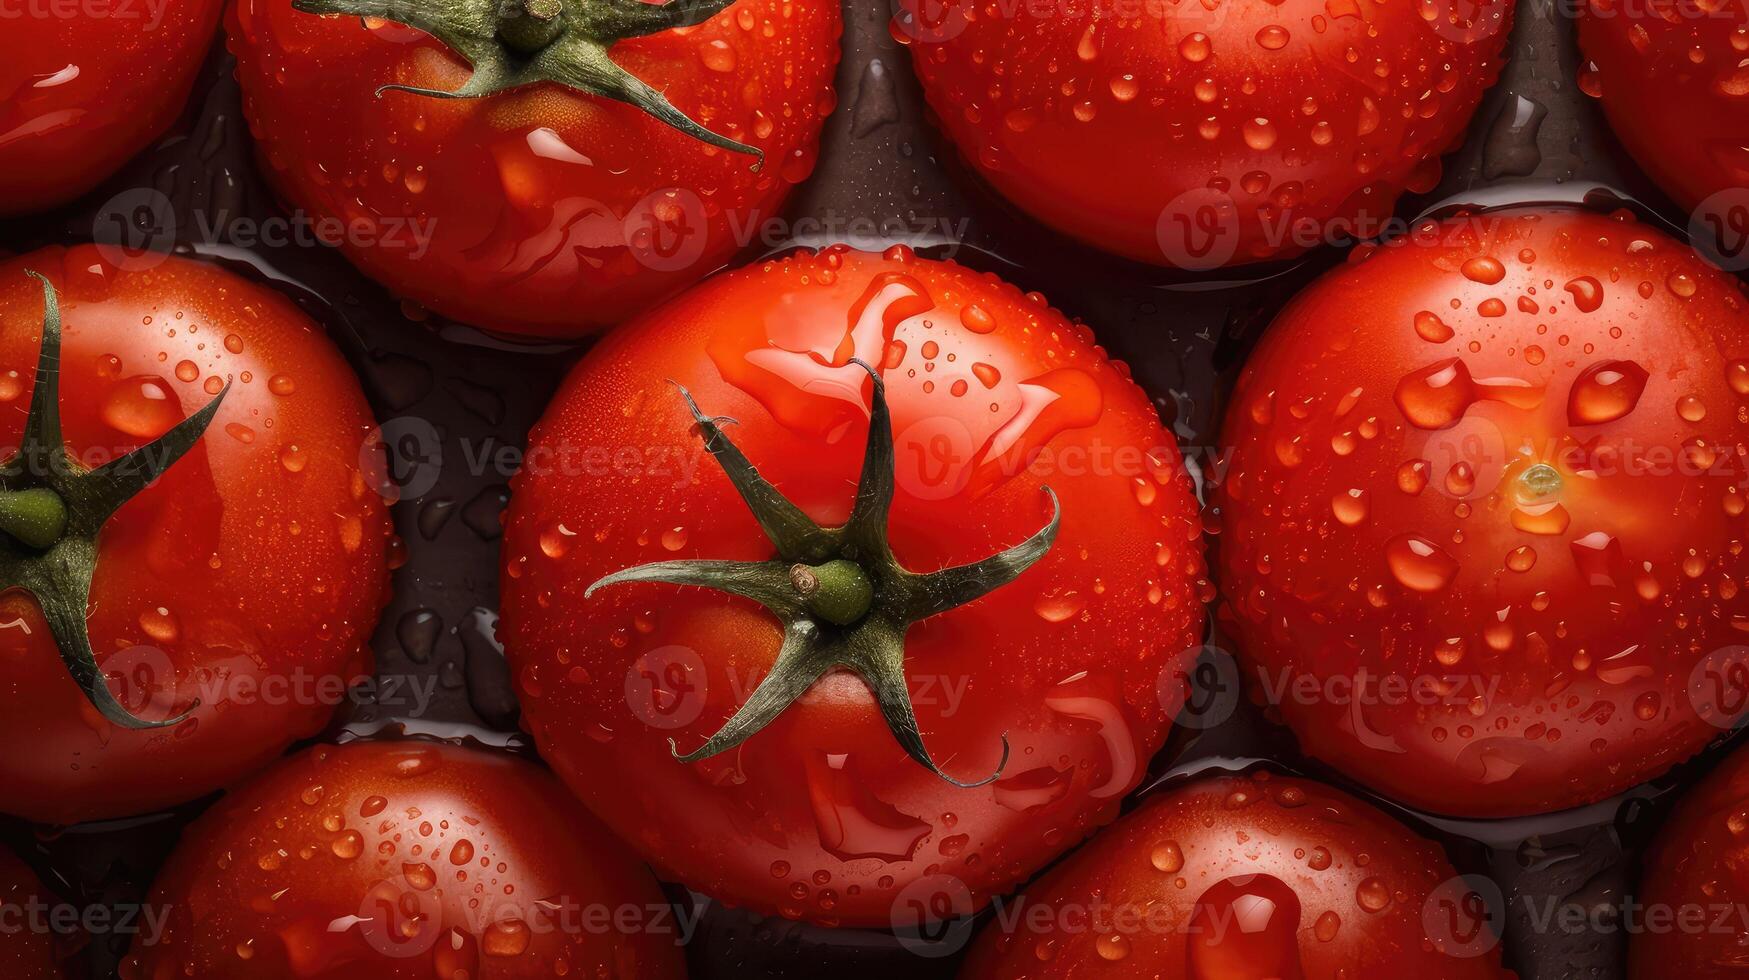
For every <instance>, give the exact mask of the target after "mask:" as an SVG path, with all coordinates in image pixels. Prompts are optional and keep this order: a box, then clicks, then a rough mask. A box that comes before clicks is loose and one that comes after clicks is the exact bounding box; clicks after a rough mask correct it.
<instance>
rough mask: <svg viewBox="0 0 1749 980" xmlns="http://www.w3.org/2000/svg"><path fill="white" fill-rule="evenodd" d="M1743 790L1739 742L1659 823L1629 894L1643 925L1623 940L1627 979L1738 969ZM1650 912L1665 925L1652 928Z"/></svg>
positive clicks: (1746, 890)
mask: <svg viewBox="0 0 1749 980" xmlns="http://www.w3.org/2000/svg"><path fill="white" fill-rule="evenodd" d="M1745 796H1749V753H1746V752H1744V751H1742V750H1741V749H1739V750H1737V751H1736V752H1733V753H1732V754H1731V755H1730V756H1728V757H1726V758H1725V760H1724V761H1723V762H1722V763H1721V764H1720V765H1719V766H1718V767H1717V768H1715V769H1714V770H1713V771H1712V772H1710V773H1708V774H1707V776H1706V778H1705V779H1704V780H1702V781H1701V782H1700V783H1698V784H1697V785H1695V786H1693V787H1692V788H1690V789H1689V790H1687V793H1686V795H1684V796H1683V797H1682V798H1681V799H1680V800H1678V801H1677V804H1676V808H1675V809H1674V810H1673V811H1671V813H1670V815H1669V816H1668V817H1666V818H1665V820H1664V823H1663V825H1662V826H1660V827H1659V828H1658V834H1657V836H1656V837H1655V838H1654V839H1653V841H1652V845H1651V848H1650V849H1649V850H1648V851H1647V852H1646V854H1645V856H1644V858H1643V859H1642V860H1641V862H1640V866H1641V868H1642V869H1643V871H1642V877H1641V879H1640V887H1639V889H1638V890H1637V891H1636V892H1635V895H1634V898H1635V900H1636V901H1637V902H1638V903H1639V906H1640V907H1641V909H1642V910H1643V911H1644V913H1645V917H1644V918H1642V920H1641V922H1642V923H1643V924H1644V925H1645V927H1644V928H1640V929H1638V930H1636V931H1634V932H1633V934H1632V936H1631V938H1630V939H1629V941H1628V976H1629V977H1632V978H1633V980H1658V978H1661V977H1694V978H1695V980H1728V978H1731V977H1735V976H1737V975H1739V974H1741V973H1742V966H1741V965H1740V964H1741V962H1742V955H1743V953H1742V950H1743V944H1742V935H1743V933H1742V928H1743V926H1742V921H1741V919H1740V918H1739V916H1740V915H1741V914H1742V910H1743V908H1744V906H1745V903H1749V878H1746V877H1745V872H1744V868H1743V865H1742V862H1741V860H1740V859H1739V858H1738V856H1737V855H1738V854H1740V852H1741V848H1742V845H1741V843H1740V842H1741V840H1742V827H1743V820H1744V814H1743V799H1744V797H1745ZM1655 910H1656V911H1655ZM1684 910H1687V911H1684ZM1653 914H1657V915H1659V916H1663V917H1665V919H1664V921H1665V927H1664V928H1663V929H1653V928H1651V916H1652V915H1653ZM1696 914H1698V915H1699V916H1700V918H1699V919H1698V920H1695V919H1693V918H1692V917H1693V916H1695V915H1696ZM1685 922H1686V923H1687V925H1684V924H1683V923H1685ZM1721 926H1722V927H1723V928H1721Z"/></svg>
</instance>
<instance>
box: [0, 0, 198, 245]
mask: <svg viewBox="0 0 1749 980" xmlns="http://www.w3.org/2000/svg"><path fill="white" fill-rule="evenodd" d="M221 6H222V5H221V3H220V0H179V2H176V3H164V4H144V3H139V4H119V3H118V4H113V5H108V6H105V7H90V8H87V9H84V11H83V12H82V13H79V14H77V15H75V16H67V14H66V10H65V9H64V8H60V9H59V11H58V12H57V8H56V7H55V6H54V5H49V4H40V5H39V4H31V5H23V4H21V5H20V6H19V8H17V9H16V10H14V12H13V15H12V16H8V17H7V18H6V29H5V30H4V31H0V215H8V214H24V213H27V212H33V211H46V210H48V209H50V208H53V207H57V206H59V205H61V204H65V203H67V202H68V201H71V200H73V199H74V198H76V197H78V196H79V195H81V194H84V193H85V192H86V191H89V190H91V189H92V188H94V187H96V186H97V185H98V184H99V183H101V182H102V181H103V180H104V179H105V178H107V177H108V176H109V175H110V174H112V173H114V172H115V171H116V170H117V169H118V168H120V167H121V165H122V164H124V163H126V162H127V160H128V158H129V157H132V156H133V155H134V154H136V153H138V152H140V151H141V150H143V149H145V147H146V145H147V144H148V143H150V142H151V141H152V140H154V139H156V138H157V137H158V136H159V135H160V134H162V133H163V132H164V130H165V129H167V128H169V126H170V124H171V123H173V122H175V121H176V117H177V116H178V115H179V114H181V112H182V107H183V103H184V102H185V101H187V99H188V92H189V89H190V87H192V86H193V85H194V77H195V74H196V73H197V72H198V71H199V69H200V66H201V62H202V61H203V60H204V59H205V58H206V54H207V51H208V49H209V48H210V47H211V45H212V40H213V32H214V31H215V30H216V29H217V27H218V22H219V10H220V7H221Z"/></svg>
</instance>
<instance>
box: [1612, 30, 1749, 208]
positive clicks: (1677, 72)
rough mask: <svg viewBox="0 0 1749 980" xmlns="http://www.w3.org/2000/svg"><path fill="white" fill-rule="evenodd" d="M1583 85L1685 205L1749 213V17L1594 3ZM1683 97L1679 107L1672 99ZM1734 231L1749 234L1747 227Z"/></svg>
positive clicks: (1645, 165)
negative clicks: (1746, 63)
mask: <svg viewBox="0 0 1749 980" xmlns="http://www.w3.org/2000/svg"><path fill="white" fill-rule="evenodd" d="M1579 44H1580V46H1581V48H1582V50H1583V51H1584V52H1585V57H1586V58H1587V59H1588V60H1589V64H1588V65H1587V66H1586V70H1585V72H1584V73H1583V74H1582V76H1581V78H1580V81H1581V84H1582V86H1583V87H1584V88H1585V90H1586V91H1587V92H1590V93H1591V94H1592V95H1595V96H1597V97H1598V98H1599V100H1600V101H1601V102H1602V103H1603V112H1604V114H1605V115H1606V116H1608V117H1609V125H1610V128H1611V129H1613V130H1614V131H1615V134H1616V136H1617V137H1618V138H1619V139H1620V140H1621V141H1622V144H1623V145H1624V146H1626V147H1627V150H1628V152H1629V153H1631V154H1633V157H1634V160H1635V161H1637V162H1638V163H1639V165H1640V167H1641V168H1642V169H1644V170H1645V171H1646V173H1647V174H1648V175H1650V176H1651V178H1652V180H1653V181H1655V182H1656V183H1657V184H1658V186H1659V187H1661V188H1663V190H1664V191H1665V193H1667V194H1669V195H1670V196H1671V197H1672V198H1674V199H1675V200H1676V203H1677V204H1680V205H1681V206H1682V207H1684V208H1687V209H1693V208H1695V207H1696V206H1698V205H1699V204H1700V203H1701V202H1702V201H1703V200H1705V199H1706V198H1707V197H1709V196H1710V195H1712V194H1715V193H1718V192H1720V191H1729V190H1736V191H1738V196H1737V197H1736V198H1735V199H1734V200H1733V201H1731V202H1729V203H1723V204H1721V206H1720V207H1718V208H1717V209H1716V211H1717V212H1718V213H1720V214H1727V213H1729V212H1730V208H1731V205H1735V207H1736V208H1737V209H1738V211H1739V213H1740V211H1741V209H1742V208H1743V206H1744V204H1745V203H1749V191H1743V190H1742V188H1743V187H1744V186H1745V184H1749V137H1745V136H1744V133H1746V132H1749V100H1746V99H1745V98H1744V96H1746V95H1749V74H1746V73H1745V70H1744V67H1743V59H1744V58H1745V57H1746V53H1749V12H1746V11H1745V9H1744V7H1743V6H1742V5H1741V4H1730V3H1713V2H1710V0H1701V2H1696V0H1643V2H1632V3H1627V2H1622V0H1586V3H1585V4H1584V5H1583V6H1582V7H1581V8H1580V16H1579ZM1678 92H1679V93H1681V95H1680V96H1679V97H1675V98H1672V97H1671V95H1672V93H1678ZM1733 231H1734V232H1735V233H1736V234H1738V235H1741V234H1744V233H1746V232H1749V229H1745V228H1743V227H1742V222H1741V220H1740V219H1739V220H1738V221H1737V222H1736V226H1735V227H1734V228H1733Z"/></svg>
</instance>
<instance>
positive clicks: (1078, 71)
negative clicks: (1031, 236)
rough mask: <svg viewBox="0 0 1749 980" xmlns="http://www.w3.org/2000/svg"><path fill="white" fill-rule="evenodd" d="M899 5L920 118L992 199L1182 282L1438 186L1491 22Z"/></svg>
mask: <svg viewBox="0 0 1749 980" xmlns="http://www.w3.org/2000/svg"><path fill="white" fill-rule="evenodd" d="M902 4H903V11H902V12H901V14H900V16H899V18H898V19H897V20H896V21H895V22H894V28H895V31H896V32H897V36H898V37H899V38H900V39H901V40H902V41H906V42H908V43H909V44H910V47H911V54H912V62H913V64H914V65H915V66H916V69H917V73H918V74H919V76H921V78H922V80H923V87H924V91H925V94H926V95H927V96H928V98H929V103H930V105H931V106H932V107H933V108H934V110H935V114H936V115H937V116H938V117H939V119H940V122H941V126H942V127H943V128H944V129H945V130H946V132H947V133H948V135H949V136H950V137H951V138H952V140H953V142H954V143H955V144H956V145H957V146H958V147H959V148H960V151H961V152H962V153H963V155H964V156H965V157H967V158H968V159H969V161H970V162H971V163H972V165H973V166H975V167H976V168H977V170H978V172H979V173H981V174H982V175H983V176H984V177H985V178H987V179H988V180H989V181H990V183H991V184H992V185H994V186H995V188H996V190H998V191H1000V192H1001V193H1002V194H1003V195H1004V196H1006V197H1007V198H1008V199H1009V200H1011V201H1013V202H1014V203H1015V204H1017V205H1019V206H1020V208H1021V209H1022V210H1025V211H1027V212H1028V213H1030V214H1031V215H1032V216H1034V217H1036V218H1038V219H1039V220H1040V221H1043V222H1044V223H1045V224H1048V225H1050V226H1052V227H1053V228H1056V229H1058V230H1059V231H1062V232H1064V233H1066V234H1069V235H1071V236H1073V237H1075V238H1078V239H1080V240H1082V241H1084V242H1087V243H1089V244H1091V245H1093V246H1095V247H1097V248H1102V249H1105V250H1107V251H1111V252H1115V253H1117V254H1119V255H1124V256H1128V257H1130V258H1132V259H1137V260H1139V261H1142V262H1148V263H1152V264H1155V265H1168V266H1177V267H1181V268H1187V269H1199V270H1200V269H1210V268H1214V267H1216V266H1221V265H1228V264H1241V263H1246V262H1255V261H1258V260H1264V259H1271V258H1286V257H1289V256H1292V255H1295V254H1298V253H1300V252H1303V251H1305V250H1306V249H1307V248H1310V247H1313V246H1315V245H1319V244H1323V243H1325V242H1327V241H1332V240H1336V241H1345V240H1352V238H1354V237H1362V238H1364V237H1370V236H1371V235H1373V234H1376V233H1377V231H1378V226H1379V224H1380V223H1381V222H1383V221H1384V220H1386V219H1388V218H1389V217H1390V216H1391V213H1392V207H1393V206H1394V204H1395V203H1396V200H1397V197H1398V195H1400V194H1401V193H1402V192H1403V191H1404V190H1405V189H1409V190H1416V191H1425V190H1428V189H1430V188H1432V187H1433V186H1434V185H1435V184H1436V183H1437V182H1438V179H1439V173H1440V164H1439V154H1441V153H1443V152H1444V151H1445V150H1447V149H1448V148H1450V147H1451V146H1452V145H1454V144H1455V143H1456V142H1457V141H1459V140H1460V139H1461V138H1462V136H1463V133H1464V128H1465V125H1466V124H1467V122H1468V121H1469V118H1470V115H1471V113H1472V112H1474V111H1475V108H1476V104H1477V102H1478V101H1479V100H1480V98H1481V95H1482V92H1483V91H1484V90H1485V89H1486V88H1487V87H1488V86H1489V85H1490V84H1492V82H1493V80H1494V78H1495V76H1496V75H1497V74H1498V72H1499V68H1500V64H1501V59H1502V55H1501V51H1502V48H1503V47H1504V44H1505V39H1506V35H1507V33H1508V28H1509V26H1510V22H1511V13H1512V4H1511V3H1510V2H1509V0H1492V2H1489V3H1482V4H1475V5H1469V4H1445V3H1429V4H1422V5H1416V4H1412V3H1395V2H1377V0H1340V2H1333V3H1327V2H1325V0H1280V2H1272V3H1266V4H1254V3H1239V2H1233V0H1204V2H1202V3H1170V4H1138V5H1131V6H1130V7H1128V8H1125V7H1123V5H1117V6H1109V5H1107V4H1104V3H1087V4H1071V5H1060V4H1043V5H1037V4H1019V5H1010V6H1004V5H1001V4H998V5H995V6H991V5H988V4H985V3H983V2H981V0H945V2H940V3H937V2H934V0H930V2H921V0H902ZM1458 11H1462V12H1465V13H1466V14H1467V16H1466V17H1464V18H1459V17H1458Z"/></svg>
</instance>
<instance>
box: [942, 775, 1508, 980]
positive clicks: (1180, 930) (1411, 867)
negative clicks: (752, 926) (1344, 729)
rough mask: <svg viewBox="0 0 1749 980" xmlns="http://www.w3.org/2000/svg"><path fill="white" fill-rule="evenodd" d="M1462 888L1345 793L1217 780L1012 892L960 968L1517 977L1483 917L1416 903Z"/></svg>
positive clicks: (1297, 783) (970, 978)
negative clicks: (1007, 909) (1443, 914)
mask: <svg viewBox="0 0 1749 980" xmlns="http://www.w3.org/2000/svg"><path fill="white" fill-rule="evenodd" d="M1466 896H1470V897H1472V898H1473V896H1474V893H1473V892H1470V891H1469V890H1468V889H1467V887H1466V886H1465V885H1464V884H1463V879H1461V878H1459V877H1458V876H1457V873H1456V872H1455V871H1454V870H1453V869H1452V866H1451V862H1450V861H1449V860H1447V858H1446V856H1445V854H1444V853H1443V852H1442V851H1441V850H1440V849H1439V847H1438V846H1437V845H1436V844H1434V843H1432V842H1431V841H1428V840H1426V839H1424V838H1422V837H1420V836H1417V835H1416V834H1414V833H1412V832H1411V831H1410V830H1409V829H1408V828H1406V827H1404V826H1403V825H1402V824H1399V823H1397V822H1396V821H1395V820H1392V819H1391V818H1390V817H1387V816H1385V815H1384V814H1383V813H1380V812H1379V811H1378V810H1376V809H1374V808H1373V807H1371V806H1368V805H1367V804H1365V803H1362V802H1361V801H1359V800H1356V799H1354V798H1353V797H1351V796H1348V795H1347V794H1345V793H1342V792H1339V791H1337V790H1335V789H1332V788H1330V787H1328V786H1324V785H1321V784H1319V783H1314V782H1310V781H1308V780H1304V779H1292V778H1280V777H1271V776H1270V774H1268V773H1266V772H1260V773H1257V774H1255V775H1252V776H1221V777H1217V778H1210V779H1203V780H1199V781H1197V782H1194V783H1191V784H1189V785H1186V786H1182V787H1179V788H1177V789H1174V790H1171V791H1167V792H1162V793H1160V794H1158V795H1156V796H1154V797H1152V798H1150V799H1149V800H1148V801H1147V802H1145V803H1143V804H1142V806H1141V807H1140V808H1139V809H1137V810H1136V811H1135V812H1134V813H1132V814H1129V815H1127V816H1125V817H1124V818H1123V819H1122V820H1120V821H1118V823H1117V824H1116V825H1115V826H1114V827H1112V828H1111V829H1110V830H1108V831H1106V832H1104V833H1102V834H1100V836H1099V837H1097V838H1095V839H1094V840H1093V841H1092V843H1090V844H1088V845H1087V846H1086V847H1084V848H1082V849H1081V850H1079V851H1077V852H1075V854H1074V855H1073V856H1071V857H1070V858H1068V859H1067V860H1066V861H1064V862H1063V863H1062V864H1061V865H1059V866H1058V867H1056V868H1054V869H1052V871H1051V873H1050V874H1048V875H1046V876H1045V877H1044V878H1043V879H1041V880H1040V881H1038V882H1036V883H1035V884H1033V885H1032V886H1031V887H1029V888H1027V889H1026V890H1025V892H1023V893H1022V894H1020V895H1016V896H1014V897H1013V898H1012V899H1011V900H1010V902H1011V907H1012V910H1016V911H1014V912H1013V913H1012V917H1011V918H1010V919H1009V920H1007V921H1008V922H1010V923H1012V925H1006V926H1005V925H1004V920H1002V919H1001V918H1000V917H996V918H992V920H991V922H990V924H989V925H988V926H986V928H985V932H984V933H983V935H981V936H980V937H979V939H978V942H977V945H976V946H975V947H974V949H973V952H972V955H971V958H970V960H969V961H968V962H967V964H966V967H965V969H964V970H963V971H962V972H961V973H960V976H961V978H962V980H984V978H991V980H996V978H999V980H1049V978H1053V977H1062V978H1068V977H1082V976H1094V975H1102V974H1110V975H1113V976H1119V975H1121V976H1135V977H1143V976H1146V977H1181V978H1183V980H1229V978H1253V977H1255V978H1260V980H1261V978H1265V977H1270V978H1283V980H1285V978H1293V980H1345V978H1348V977H1424V978H1427V980H1460V978H1463V980H1501V978H1510V977H1511V976H1512V974H1511V973H1508V972H1503V971H1502V970H1501V967H1500V954H1499V951H1498V950H1497V949H1496V948H1495V943H1494V941H1493V936H1492V934H1491V933H1486V932H1483V931H1481V930H1485V929H1486V928H1487V925H1486V922H1485V917H1483V916H1479V915H1478V916H1476V917H1475V919H1474V921H1468V920H1465V919H1459V920H1456V928H1455V929H1448V928H1446V925H1447V924H1448V923H1449V922H1451V921H1452V920H1448V919H1441V918H1440V917H1439V916H1430V917H1424V915H1423V910H1424V909H1425V908H1427V907H1428V906H1429V904H1430V903H1431V904H1434V905H1435V906H1437V905H1438V903H1440V902H1441V900H1442V899H1445V898H1448V897H1449V898H1450V899H1451V900H1452V901H1453V902H1454V903H1458V902H1462V900H1463V899H1464V898H1465V897H1466ZM1465 908H1471V909H1473V908H1474V907H1473V906H1468V907H1465ZM1029 910H1030V911H1029ZM1430 924H1431V928H1430ZM1478 926H1479V927H1480V929H1478V928H1477V927H1478ZM1120 971H1121V972H1120Z"/></svg>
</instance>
